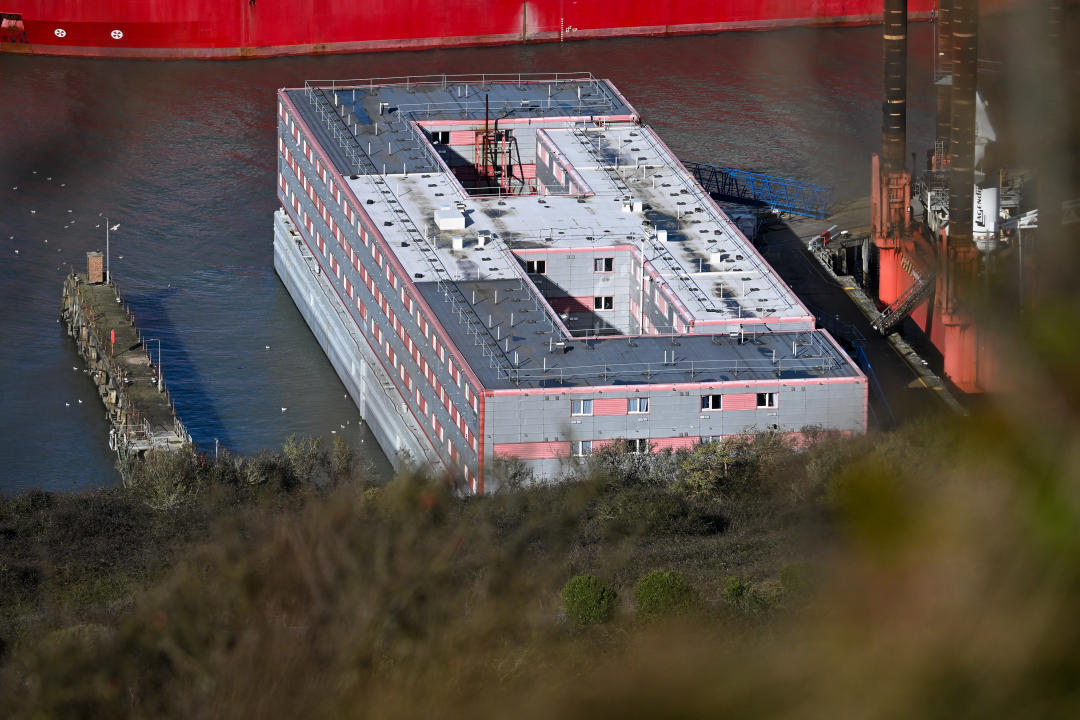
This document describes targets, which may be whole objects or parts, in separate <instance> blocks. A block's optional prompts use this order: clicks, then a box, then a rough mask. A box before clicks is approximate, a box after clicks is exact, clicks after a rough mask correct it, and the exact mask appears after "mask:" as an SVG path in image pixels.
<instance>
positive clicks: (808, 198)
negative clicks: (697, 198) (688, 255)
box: [683, 162, 832, 219]
mask: <svg viewBox="0 0 1080 720" xmlns="http://www.w3.org/2000/svg"><path fill="white" fill-rule="evenodd" d="M683 164H684V165H685V166H686V169H687V170H689V171H690V172H692V173H693V174H694V177H695V178H696V179H697V181H698V182H699V183H700V184H701V187H703V188H705V191H706V192H708V193H711V194H713V195H715V196H716V197H718V198H720V199H722V200H729V201H731V202H738V203H749V204H754V205H768V206H769V207H772V208H776V209H777V210H782V211H783V212H788V213H791V214H793V215H805V216H807V217H812V218H819V219H820V218H824V217H825V216H826V215H827V214H828V210H829V202H830V200H831V199H832V188H830V187H827V186H825V185H815V184H813V183H808V182H800V181H798V180H788V179H786V178H782V177H775V176H773V175H763V174H761V173H755V172H750V171H749V170H736V169H735V168H725V167H718V166H716V165H706V164H705V163H699V162H686V163H683Z"/></svg>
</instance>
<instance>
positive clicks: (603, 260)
mask: <svg viewBox="0 0 1080 720" xmlns="http://www.w3.org/2000/svg"><path fill="white" fill-rule="evenodd" d="M593 272H594V273H609V272H615V258H613V257H598V258H593Z"/></svg>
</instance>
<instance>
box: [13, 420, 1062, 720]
mask: <svg viewBox="0 0 1080 720" xmlns="http://www.w3.org/2000/svg"><path fill="white" fill-rule="evenodd" d="M1009 430H1010V426H1009V425H1008V423H1006V422H1005V421H1004V420H1003V419H997V420H995V419H993V418H990V419H987V418H985V417H984V419H982V420H979V421H965V422H961V423H957V422H955V421H951V422H949V423H948V424H944V423H942V424H936V423H929V424H925V425H920V426H913V427H909V428H907V429H905V430H903V431H901V432H899V433H895V434H892V435H887V436H869V437H866V438H856V439H850V438H836V437H831V436H829V435H822V436H821V437H819V438H818V439H817V440H816V441H815V442H814V443H813V444H812V445H811V446H810V447H809V448H808V449H806V450H805V451H795V450H793V449H791V448H787V447H784V446H783V443H782V442H780V440H779V439H778V438H777V437H775V436H769V435H764V436H760V437H758V438H756V439H754V440H753V441H750V442H745V443H728V444H725V445H710V446H703V447H701V448H699V449H698V450H695V451H694V452H692V453H685V452H684V453H678V454H675V455H670V454H661V455H657V456H639V455H630V454H626V453H622V452H619V451H612V452H603V453H598V454H597V455H595V456H593V457H592V458H591V459H590V461H589V462H588V464H586V465H581V466H574V467H568V468H567V474H568V478H571V480H568V481H567V482H564V483H556V484H552V485H547V486H542V487H536V486H528V485H524V486H522V487H518V488H516V489H510V490H506V491H503V492H500V493H497V494H495V495H493V496H490V497H483V498H471V499H462V498H459V497H456V496H453V495H452V494H450V493H448V492H447V491H446V489H445V488H444V487H443V486H442V485H441V484H440V483H438V482H433V481H430V480H426V479H424V478H423V477H420V476H418V475H416V474H409V475H402V476H399V477H397V478H395V479H394V480H393V481H392V482H390V483H389V484H388V485H386V486H384V487H375V486H374V485H372V484H370V483H369V482H367V480H368V478H365V477H364V473H363V472H362V470H360V469H358V468H354V467H352V461H351V457H350V455H349V453H348V450H347V448H345V447H344V446H341V445H338V446H335V447H334V448H331V449H328V450H327V449H323V448H322V447H320V446H319V445H318V443H313V442H311V441H290V443H288V444H287V446H286V448H285V449H283V450H282V451H281V452H279V453H274V454H270V453H267V454H264V455H262V456H260V457H257V458H253V459H247V460H241V459H237V458H233V457H227V456H226V457H223V458H222V459H221V460H219V461H218V462H217V463H214V462H208V461H204V460H202V459H201V458H177V457H173V458H162V457H158V458H151V459H150V461H148V462H147V463H144V464H143V465H141V466H139V467H136V468H133V478H134V482H133V484H132V487H131V488H128V489H114V490H101V491H97V492H93V493H85V494H79V495H50V494H44V493H31V494H27V495H22V496H19V497H15V498H9V499H6V500H3V502H2V504H0V535H2V537H3V543H2V544H0V597H2V598H3V601H2V606H0V638H2V644H3V645H2V648H3V649H2V651H0V652H2V666H0V708H3V709H4V714H5V715H6V716H11V717H116V716H121V715H129V716H136V717H185V718H189V717H240V716H244V717H271V718H274V717H282V718H286V717H290V718H291V717H328V716H329V717H336V716H357V717H362V716H371V717H399V716H400V717H412V716H417V715H421V714H425V715H430V714H433V713H434V714H436V715H437V716H439V717H447V716H449V717H457V716H462V717H464V716H467V715H468V716H483V717H504V716H506V715H507V714H508V713H513V714H515V715H519V716H523V717H533V716H535V717H551V716H553V715H557V716H560V717H582V718H584V717H596V716H598V715H604V716H607V715H612V714H615V713H620V714H624V715H633V716H635V717H650V716H655V717H673V716H682V717H716V716H721V715H724V714H729V715H739V716H748V715H762V714H768V715H777V716H789V717H800V718H801V717H807V716H810V717H815V716H821V717H836V716H859V717H898V716H904V717H911V716H915V717H928V716H930V717H932V716H942V717H945V716H948V717H956V716H958V715H967V716H979V717H985V716H986V715H991V714H992V715H998V714H1014V715H1022V716H1025V717H1030V716H1057V717H1061V716H1064V713H1065V712H1066V711H1072V712H1071V713H1070V714H1075V711H1076V710H1077V709H1080V697H1078V693H1080V685H1078V684H1077V683H1076V682H1075V681H1076V678H1077V677H1078V676H1080V653H1078V651H1077V647H1080V643H1078V640H1080V638H1078V637H1077V634H1078V633H1077V627H1078V626H1077V623H1076V621H1075V607H1076V605H1075V601H1076V598H1077V590H1078V586H1080V539H1078V532H1080V531H1078V528H1080V517H1078V512H1077V510H1078V503H1077V495H1076V484H1075V482H1074V481H1073V480H1072V479H1073V478H1075V477H1077V476H1078V473H1077V472H1076V470H1077V467H1076V466H1077V460H1078V457H1077V456H1076V454H1075V451H1073V452H1060V450H1061V448H1062V446H1061V445H1055V444H1053V443H1054V440H1052V439H1051V438H1045V439H1044V442H1045V445H1043V446H1040V445H1038V444H1035V443H1034V442H1033V439H1032V438H1031V437H1030V436H1019V435H1017V434H1016V433H1010V432H1009ZM1069 434H1070V433H1069V431H1068V430H1067V429H1065V428H1063V429H1062V430H1061V431H1060V432H1059V433H1058V434H1057V438H1056V439H1057V441H1061V440H1063V439H1065V438H1067V437H1068V436H1069ZM991 439H992V442H991V441H990V440H991ZM1072 447H1077V446H1072ZM500 472H502V473H504V476H505V477H507V478H508V479H513V478H514V477H515V475H516V474H517V473H518V472H519V468H515V467H514V466H513V465H512V464H508V465H505V466H503V467H502V468H500ZM510 484H513V483H510ZM653 570H665V571H674V572H675V573H677V574H678V575H680V576H681V577H682V578H683V579H685V581H686V583H687V584H688V585H689V586H690V587H691V588H692V590H693V592H694V593H695V594H696V596H697V597H698V598H700V602H698V603H696V604H693V605H692V607H689V609H687V610H686V611H685V612H682V613H679V614H675V615H672V616H667V617H665V616H664V615H663V613H660V614H659V615H657V614H656V613H653V614H650V615H649V616H648V618H643V617H639V615H638V613H637V612H636V608H635V604H634V600H633V595H634V584H635V582H636V581H637V580H638V578H640V577H641V576H643V575H645V574H646V573H648V572H650V571H653ZM582 573H588V574H591V575H594V576H596V577H597V578H598V579H599V580H600V581H601V582H602V583H606V584H607V585H609V586H610V587H611V588H613V589H614V590H615V591H616V592H617V594H618V600H617V603H616V612H615V616H614V618H613V619H612V620H611V621H610V622H608V623H605V624H598V625H589V626H578V625H576V624H574V623H573V622H571V621H570V620H568V619H567V617H566V615H565V614H564V612H563V605H562V598H561V595H560V591H561V589H562V587H563V585H564V584H565V583H566V582H567V580H568V579H569V578H571V577H573V576H575V575H578V574H582Z"/></svg>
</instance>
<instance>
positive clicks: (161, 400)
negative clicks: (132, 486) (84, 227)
mask: <svg viewBox="0 0 1080 720" xmlns="http://www.w3.org/2000/svg"><path fill="white" fill-rule="evenodd" d="M88 270H89V273H76V272H74V271H72V272H71V274H69V275H68V276H67V278H66V279H65V281H64V291H63V300H62V305H61V319H62V320H63V321H64V323H65V324H66V327H67V332H68V334H69V335H70V336H71V337H72V338H73V339H74V341H75V346H76V348H77V350H78V352H79V355H80V356H81V357H82V358H83V360H85V362H86V366H87V367H86V372H87V373H88V374H89V376H90V379H91V380H93V382H94V385H95V387H96V389H97V393H98V396H99V397H100V398H101V402H102V404H104V406H105V414H106V417H107V418H108V420H109V423H110V425H111V426H112V427H111V429H110V430H109V448H110V449H112V450H115V451H116V453H117V455H118V456H119V457H120V459H121V460H124V459H126V458H127V457H129V456H131V455H132V454H133V453H134V454H142V453H144V452H146V451H147V450H150V449H173V450H175V449H179V448H183V447H186V446H189V445H190V444H191V436H190V435H189V434H188V432H187V429H186V428H185V427H184V424H183V423H182V422H181V421H180V419H179V418H178V417H177V416H176V410H175V408H174V407H173V404H172V399H171V396H170V394H169V391H168V389H167V388H166V387H165V385H164V382H163V378H162V377H161V375H160V372H161V368H160V367H157V366H156V365H155V364H154V363H153V361H152V358H151V355H150V351H149V349H148V348H147V347H146V345H145V344H144V343H143V340H142V336H141V333H140V332H139V330H138V327H137V326H136V323H135V315H134V313H132V312H131V310H130V308H128V307H127V305H126V304H125V303H124V302H123V300H122V298H121V296H120V291H119V288H118V287H117V284H116V282H115V280H113V281H111V282H109V283H108V284H106V283H105V282H101V281H100V280H99V281H98V282H89V281H88V277H92V276H95V275H96V276H97V277H96V278H95V279H99V278H100V272H95V267H94V265H93V261H91V263H90V264H89V267H88Z"/></svg>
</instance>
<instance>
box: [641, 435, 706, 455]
mask: <svg viewBox="0 0 1080 720" xmlns="http://www.w3.org/2000/svg"><path fill="white" fill-rule="evenodd" d="M698 440H699V438H696V437H673V438H653V439H652V440H650V441H649V450H650V451H651V452H660V451H661V450H669V449H670V450H683V449H688V448H692V447H694V445H696V444H697V442H698Z"/></svg>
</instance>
